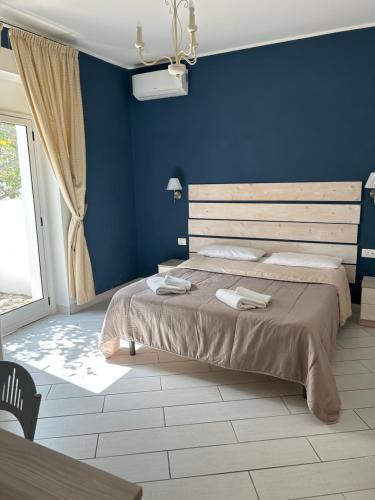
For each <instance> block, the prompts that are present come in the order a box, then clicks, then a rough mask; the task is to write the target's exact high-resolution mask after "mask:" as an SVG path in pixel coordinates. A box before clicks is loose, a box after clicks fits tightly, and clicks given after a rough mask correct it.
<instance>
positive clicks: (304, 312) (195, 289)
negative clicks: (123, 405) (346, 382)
mask: <svg viewBox="0 0 375 500" xmlns="http://www.w3.org/2000/svg"><path fill="white" fill-rule="evenodd" d="M171 274H173V275H175V276H180V277H183V278H186V279H189V280H191V282H192V284H193V286H192V289H191V291H190V292H189V293H188V294H186V295H155V294H154V293H153V292H152V291H151V290H150V289H149V288H148V287H147V285H146V281H145V280H141V281H138V282H136V283H134V284H132V285H129V286H127V287H125V288H123V289H121V290H120V291H118V292H117V293H116V294H115V295H114V297H113V299H112V301H111V303H110V305H109V308H108V311H107V314H106V317H105V320H104V324H103V329H102V332H101V336H100V340H99V347H100V349H101V351H102V352H103V354H104V355H105V356H106V357H108V356H111V355H112V354H114V352H116V351H117V350H118V348H119V345H120V344H119V343H120V338H124V339H127V340H134V341H135V342H138V343H140V344H144V345H148V346H152V347H155V348H156V349H162V350H165V351H169V352H173V353H176V354H179V355H181V356H186V357H189V358H193V359H197V360H200V361H203V362H209V363H211V364H215V365H218V366H221V367H224V368H229V369H233V370H243V371H249V372H258V373H264V374H268V375H272V376H274V377H278V378H282V379H285V380H291V381H294V382H298V383H300V384H302V385H304V386H305V387H306V390H307V403H308V406H309V408H310V410H311V412H312V413H314V414H315V415H316V416H317V417H318V418H320V419H321V420H323V421H324V422H329V423H332V422H335V421H336V420H337V419H338V416H339V411H340V400H339V397H338V392H337V388H336V383H335V379H334V377H333V374H332V370H331V366H330V361H329V359H330V355H331V352H332V349H333V347H334V345H335V340H336V333H337V330H338V325H339V322H341V324H343V323H344V322H345V320H346V319H347V318H348V316H350V314H351V305H350V294H349V286H348V282H347V278H346V274H345V270H344V269H343V268H340V269H337V270H317V269H308V268H291V267H285V266H276V265H270V264H261V263H249V262H239V261H228V260H224V259H212V258H208V257H202V256H196V257H193V258H192V259H189V260H188V261H186V262H184V263H183V264H182V265H181V266H179V267H178V268H177V269H174V270H173V271H171ZM236 286H244V287H247V288H251V289H252V290H256V291H257V292H265V293H267V294H269V295H272V301H271V304H270V305H269V306H268V307H267V308H266V309H253V310H249V311H237V310H234V309H231V308H229V307H228V306H226V305H225V304H223V303H221V302H220V301H218V300H217V299H216V297H215V292H216V290H217V289H218V288H232V289H234V288H235V287H236Z"/></svg>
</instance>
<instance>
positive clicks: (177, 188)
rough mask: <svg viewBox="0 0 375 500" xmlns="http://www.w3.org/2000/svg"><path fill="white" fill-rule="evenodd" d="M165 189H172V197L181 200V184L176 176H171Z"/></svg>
mask: <svg viewBox="0 0 375 500" xmlns="http://www.w3.org/2000/svg"><path fill="white" fill-rule="evenodd" d="M167 191H174V195H173V199H174V201H176V200H181V198H182V186H181V182H180V180H179V178H178V177H171V178H170V179H169V181H168V186H167Z"/></svg>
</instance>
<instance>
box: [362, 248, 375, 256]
mask: <svg viewBox="0 0 375 500" xmlns="http://www.w3.org/2000/svg"><path fill="white" fill-rule="evenodd" d="M362 257H367V258H369V259H375V250H372V249H371V248H362Z"/></svg>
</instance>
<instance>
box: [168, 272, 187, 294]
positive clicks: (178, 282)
mask: <svg viewBox="0 0 375 500" xmlns="http://www.w3.org/2000/svg"><path fill="white" fill-rule="evenodd" d="M164 279H165V284H166V285H172V286H177V287H179V288H185V290H190V288H191V282H190V281H189V280H185V279H184V278H178V277H177V276H171V275H170V274H166V275H165V276H164Z"/></svg>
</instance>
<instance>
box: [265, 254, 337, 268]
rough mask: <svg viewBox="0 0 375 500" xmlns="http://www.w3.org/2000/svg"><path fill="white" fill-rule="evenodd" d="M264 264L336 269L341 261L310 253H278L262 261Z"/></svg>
mask: <svg viewBox="0 0 375 500" xmlns="http://www.w3.org/2000/svg"><path fill="white" fill-rule="evenodd" d="M264 263H266V264H278V265H279V266H294V267H316V268H318V269H337V268H338V267H340V265H341V263H342V259H341V258H339V257H329V256H327V255H315V254H311V253H293V252H280V253H273V254H272V255H271V257H268V258H267V259H265V260H264Z"/></svg>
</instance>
